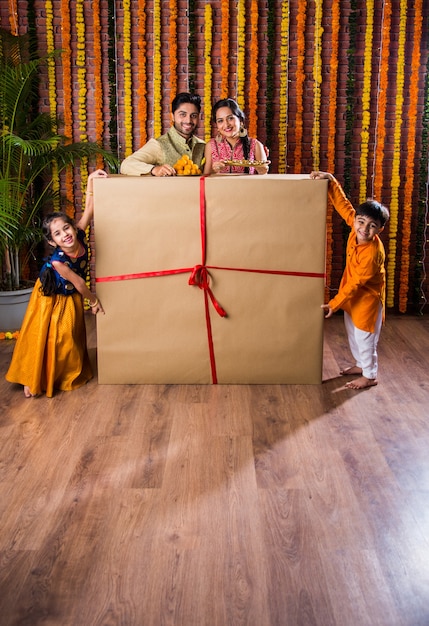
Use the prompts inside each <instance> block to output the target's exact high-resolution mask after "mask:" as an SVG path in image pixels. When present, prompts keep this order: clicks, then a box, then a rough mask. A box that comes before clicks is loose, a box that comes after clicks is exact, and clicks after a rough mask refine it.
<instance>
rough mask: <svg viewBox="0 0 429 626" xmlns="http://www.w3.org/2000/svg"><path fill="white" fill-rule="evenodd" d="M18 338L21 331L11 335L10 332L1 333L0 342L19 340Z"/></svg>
mask: <svg viewBox="0 0 429 626" xmlns="http://www.w3.org/2000/svg"><path fill="white" fill-rule="evenodd" d="M18 336H19V330H16V331H15V332H13V333H11V332H10V331H7V332H5V333H0V340H1V339H18Z"/></svg>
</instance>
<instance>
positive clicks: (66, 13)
mask: <svg viewBox="0 0 429 626" xmlns="http://www.w3.org/2000/svg"><path fill="white" fill-rule="evenodd" d="M61 36H62V46H61V47H62V50H63V53H62V59H61V60H62V63H61V67H62V72H63V120H64V135H65V136H66V137H68V138H69V140H70V141H72V138H73V107H72V78H71V59H72V56H71V55H72V53H71V21H70V5H69V0H61ZM97 108H100V111H101V107H97ZM64 184H65V192H66V194H65V195H66V200H67V203H66V211H67V213H68V215H70V217H74V192H73V168H72V167H71V166H70V167H68V168H67V169H66V173H65V181H64Z"/></svg>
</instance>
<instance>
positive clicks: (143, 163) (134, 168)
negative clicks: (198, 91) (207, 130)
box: [121, 93, 205, 176]
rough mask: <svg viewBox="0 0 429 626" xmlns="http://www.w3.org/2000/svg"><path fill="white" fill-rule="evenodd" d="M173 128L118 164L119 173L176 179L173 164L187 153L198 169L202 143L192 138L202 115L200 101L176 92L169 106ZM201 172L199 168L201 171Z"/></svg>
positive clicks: (203, 144) (202, 147) (202, 153)
mask: <svg viewBox="0 0 429 626" xmlns="http://www.w3.org/2000/svg"><path fill="white" fill-rule="evenodd" d="M171 112H172V121H173V125H172V126H171V128H170V129H169V130H168V131H167V132H166V133H165V135H161V137H158V138H157V139H149V141H148V142H147V143H146V144H145V145H144V146H142V147H141V148H140V149H139V150H137V151H136V152H134V153H133V154H131V155H130V156H129V157H127V158H126V159H125V160H124V161H122V163H121V174H128V175H129V176H146V175H152V176H175V175H176V171H175V169H174V167H173V165H174V164H175V163H176V161H178V159H180V157H182V156H183V155H184V154H187V155H188V156H189V158H190V159H192V161H193V162H194V163H196V164H197V165H198V167H200V168H201V165H202V163H201V161H202V159H203V158H204V146H205V142H204V141H202V140H201V139H199V138H198V137H195V135H194V133H195V132H196V130H197V127H198V122H199V120H200V112H201V98H200V96H197V95H195V94H190V93H179V94H177V96H176V97H175V98H174V100H173V102H172V104H171ZM201 169H202V168H201Z"/></svg>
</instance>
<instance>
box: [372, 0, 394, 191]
mask: <svg viewBox="0 0 429 626" xmlns="http://www.w3.org/2000/svg"><path fill="white" fill-rule="evenodd" d="M391 21H392V3H391V0H385V1H384V6H383V19H382V23H381V32H382V38H381V57H380V68H379V77H378V89H377V116H376V133H375V147H374V175H373V190H372V196H373V197H374V198H378V199H380V198H381V190H382V187H383V162H384V146H385V141H386V109H387V106H386V105H387V87H388V76H389V54H390V25H391Z"/></svg>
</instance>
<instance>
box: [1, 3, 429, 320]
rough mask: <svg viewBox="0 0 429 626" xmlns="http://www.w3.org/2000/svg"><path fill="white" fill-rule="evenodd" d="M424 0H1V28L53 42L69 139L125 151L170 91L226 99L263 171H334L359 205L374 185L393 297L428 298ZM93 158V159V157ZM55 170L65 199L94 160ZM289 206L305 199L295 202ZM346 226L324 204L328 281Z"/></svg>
mask: <svg viewBox="0 0 429 626" xmlns="http://www.w3.org/2000/svg"><path fill="white" fill-rule="evenodd" d="M428 5H429V3H427V2H423V0H413V1H412V2H411V0H379V1H375V0H365V1H363V2H358V1H357V0H341V1H340V0H280V1H274V0H234V1H233V0H213V1H198V0H136V1H135V2H131V0H121V2H119V1H117V0H93V2H90V3H89V2H85V1H84V0H74V1H73V2H71V1H70V0H40V1H39V0H28V2H25V1H24V0H20V1H19V2H18V0H7V1H6V2H2V3H1V5H0V26H1V27H2V28H6V29H8V30H10V31H11V32H12V33H14V34H23V33H25V32H29V33H30V34H31V33H32V34H33V37H34V39H35V42H36V47H37V49H38V50H39V52H41V53H44V52H47V51H50V50H53V49H61V50H62V51H63V52H62V55H61V56H60V57H59V58H58V59H56V60H55V61H52V62H51V63H49V64H48V65H47V67H46V75H45V76H44V80H43V81H42V84H41V102H40V104H41V107H42V108H44V109H46V110H50V111H51V112H52V113H53V114H55V115H57V116H59V118H60V119H61V123H62V125H63V129H62V130H63V132H64V133H65V134H66V135H67V136H69V137H70V138H73V139H79V140H86V139H88V140H91V141H93V140H95V141H99V142H100V143H102V144H103V145H104V147H106V148H108V149H110V150H112V151H113V152H114V153H116V154H117V155H118V157H119V158H120V159H123V158H124V157H125V156H127V155H128V154H130V153H131V152H132V151H133V150H136V149H137V148H139V147H140V146H141V145H142V144H143V143H145V142H146V141H147V140H148V139H149V138H150V137H153V136H155V137H156V136H158V135H160V134H161V133H163V132H165V131H166V130H167V128H168V127H169V126H170V124H171V114H170V104H171V100H172V99H173V97H174V96H175V95H176V93H178V92H179V91H187V90H193V91H196V92H197V93H199V94H200V95H201V97H202V101H203V115H202V120H201V124H200V128H199V134H200V136H201V137H202V138H204V139H208V138H209V137H210V135H211V133H212V128H211V124H210V109H211V106H212V104H213V103H214V102H215V101H216V100H217V99H220V98H223V97H226V96H230V97H233V98H235V99H236V100H237V101H238V102H239V104H240V106H241V107H242V108H243V109H244V111H245V114H246V120H247V126H248V129H249V132H250V135H251V136H257V137H258V138H259V139H260V140H261V141H262V142H263V143H264V144H265V145H266V146H267V147H268V149H269V154H270V159H271V162H272V165H271V170H270V171H271V172H272V173H309V172H310V171H311V170H312V169H324V170H328V171H332V172H333V173H334V174H335V175H336V177H337V178H338V179H339V180H340V182H341V183H342V184H343V186H344V188H345V190H346V193H347V194H348V196H349V197H350V199H351V200H352V202H353V203H355V204H357V203H359V202H361V201H362V200H363V199H365V198H366V197H369V196H372V197H375V198H377V199H379V200H380V201H381V202H383V203H384V204H386V205H387V206H388V207H389V209H390V213H391V219H390V222H389V225H388V227H387V228H386V231H385V233H383V239H384V242H385V246H386V251H387V304H388V307H389V308H392V309H395V310H398V311H401V312H407V311H411V310H412V311H417V312H418V313H423V312H425V310H426V305H427V296H428V284H427V283H428V281H427V276H426V271H427V254H426V252H427V222H428V171H429V168H428V125H429V80H428V50H429V17H428V12H429V7H428ZM96 165H97V166H102V165H103V164H102V163H100V162H98V163H97V164H96ZM90 166H91V167H92V164H88V163H82V164H81V166H80V167H79V169H78V171H76V170H74V171H69V172H67V173H66V175H65V176H64V177H63V178H62V179H61V180H58V185H61V188H62V191H63V194H64V196H65V197H66V198H67V200H68V201H69V203H70V204H71V205H72V204H74V206H76V205H78V204H79V203H80V202H81V197H82V192H83V189H84V187H85V185H86V181H87V176H88V167H90ZM297 210H299V207H297ZM304 227H305V225H304ZM344 238H345V233H344V232H343V227H342V224H341V220H339V219H338V217H337V215H336V214H335V212H333V211H332V207H329V210H328V218H327V262H326V263H327V291H328V292H329V291H330V290H333V289H335V287H336V286H337V285H338V280H339V276H340V274H341V270H342V260H343V258H342V255H343V254H344Z"/></svg>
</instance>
